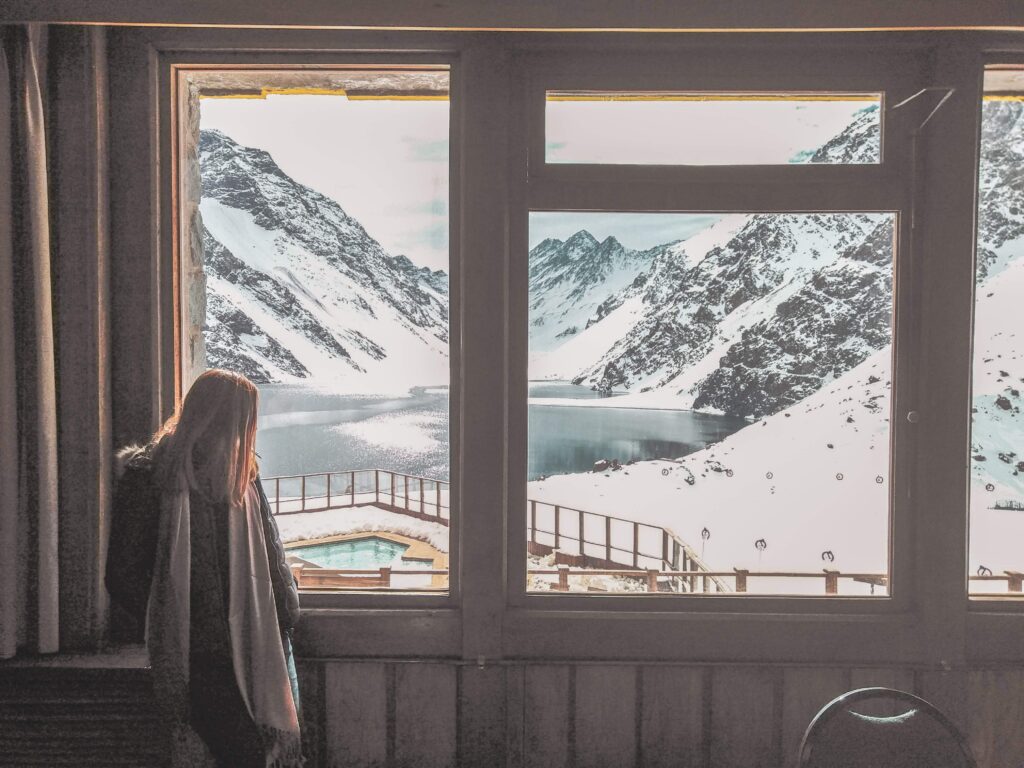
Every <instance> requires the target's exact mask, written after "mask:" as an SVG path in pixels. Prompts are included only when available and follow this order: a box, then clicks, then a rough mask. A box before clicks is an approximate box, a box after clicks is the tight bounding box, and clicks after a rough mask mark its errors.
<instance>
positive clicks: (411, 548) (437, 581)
mask: <svg viewBox="0 0 1024 768" xmlns="http://www.w3.org/2000/svg"><path fill="white" fill-rule="evenodd" d="M371 538H378V539H387V540H388V541H394V542H397V543H399V544H404V545H406V546H407V547H408V549H407V550H406V551H405V553H404V554H403V555H402V560H404V561H406V562H421V563H423V567H424V569H431V570H445V571H447V570H448V555H447V554H446V553H444V552H441V551H439V550H437V549H435V548H434V547H432V546H430V544H428V543H427V542H425V541H421V540H419V539H414V538H411V537H409V536H405V535H403V534H400V533H393V532H391V531H358V532H355V533H342V534H338V535H336V536H326V537H324V538H321V539H304V540H300V541H290V542H288V543H287V544H285V552H286V553H287V552H288V551H289V550H292V549H297V548H299V547H311V546H316V545H318V544H333V543H336V542H339V541H357V540H359V539H371ZM447 581H448V577H447V575H444V574H434V575H433V576H431V577H430V585H431V587H445V586H447Z"/></svg>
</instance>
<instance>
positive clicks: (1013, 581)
mask: <svg viewBox="0 0 1024 768" xmlns="http://www.w3.org/2000/svg"><path fill="white" fill-rule="evenodd" d="M1003 573H1005V574H1006V575H1007V576H1009V577H1010V578H1009V580H1008V581H1007V584H1006V588H1007V590H1008V591H1010V592H1021V591H1024V573H1020V572H1019V571H1003Z"/></svg>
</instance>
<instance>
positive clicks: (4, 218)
mask: <svg viewBox="0 0 1024 768" xmlns="http://www.w3.org/2000/svg"><path fill="white" fill-rule="evenodd" d="M5 42H6V41H5V40H4V38H2V37H0V46H2V48H0V499H3V500H4V501H3V502H2V503H0V658H9V657H11V656H13V655H14V653H15V651H16V649H17V645H18V631H17V628H18V623H19V622H18V603H19V600H18V592H19V589H18V586H17V585H19V583H20V581H19V579H18V538H19V537H18V506H19V505H18V504H16V503H13V500H15V499H17V498H18V497H19V494H18V431H17V423H18V401H17V394H16V391H17V380H16V378H15V374H14V370H15V352H14V212H13V208H12V205H13V202H12V199H11V186H12V184H11V181H13V179H14V170H13V164H12V158H11V122H12V117H11V114H12V111H13V104H12V101H11V72H10V69H9V68H8V66H7V50H6V49H7V47H8V46H6V45H4V43H5Z"/></svg>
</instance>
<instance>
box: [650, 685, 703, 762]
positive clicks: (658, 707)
mask: <svg viewBox="0 0 1024 768" xmlns="http://www.w3.org/2000/svg"><path fill="white" fill-rule="evenodd" d="M641 674H642V675H643V678H642V680H643V684H642V686H641V690H642V701H641V716H640V764H641V765H642V766H643V768H704V766H706V765H707V763H706V758H707V754H706V749H705V733H704V687H705V679H706V678H707V676H708V671H707V670H703V669H694V668H692V667H662V666H656V667H644V668H643V669H642V672H641Z"/></svg>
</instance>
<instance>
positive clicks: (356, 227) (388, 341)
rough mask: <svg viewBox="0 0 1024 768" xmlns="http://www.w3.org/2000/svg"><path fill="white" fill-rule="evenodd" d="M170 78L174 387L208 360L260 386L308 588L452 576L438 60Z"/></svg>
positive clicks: (287, 525) (438, 585)
mask: <svg viewBox="0 0 1024 768" xmlns="http://www.w3.org/2000/svg"><path fill="white" fill-rule="evenodd" d="M181 89H182V91H183V92H184V94H185V96H184V98H185V99H186V102H187V103H186V110H185V114H186V115H187V118H186V119H185V120H184V121H183V124H182V126H181V137H182V138H181V142H180V143H181V146H182V152H183V158H182V166H183V171H182V173H183V194H182V199H183V210H182V214H183V216H182V219H183V226H184V228H185V232H184V236H183V242H187V243H190V245H191V248H190V249H189V251H188V253H186V254H184V255H183V265H182V266H183V284H184V286H185V297H186V299H185V301H184V302H183V303H184V306H183V323H182V332H183V347H184V357H185V359H184V361H183V364H184V371H183V373H184V376H185V378H186V384H187V383H188V381H189V380H191V378H193V377H194V376H195V375H198V373H200V372H201V371H202V370H204V369H206V368H214V367H217V368H227V369H230V370H234V371H238V372H240V373H243V374H245V375H246V376H248V377H249V378H250V379H252V380H253V381H254V382H256V383H257V385H258V386H259V390H260V422H259V432H258V438H257V451H258V452H259V455H260V467H261V473H262V476H263V479H264V485H265V487H266V490H267V493H268V496H269V497H270V501H271V504H272V506H273V508H274V511H275V513H276V514H277V520H278V525H279V527H280V529H281V533H282V537H283V539H284V541H285V543H286V546H287V547H288V548H289V560H290V561H291V562H292V564H293V567H294V569H295V570H296V571H297V572H298V573H299V578H300V585H301V586H302V587H303V588H316V589H364V588H365V589H412V590H424V591H427V590H435V591H436V590H439V589H440V590H443V589H446V588H447V583H448V577H447V569H448V551H449V541H448V524H449V521H450V494H449V485H448V479H449V441H448V417H449V398H448V384H449V378H450V376H449V324H448V317H449V307H448V268H449V260H448V167H449V162H448V136H449V114H448V111H449V110H448V99H447V96H448V72H447V71H442V70H419V71H406V70H395V69H390V70H389V69H382V70H379V71H376V70H352V71H339V70H330V71H320V72H295V71H276V72H210V73H202V72H198V73H197V72H193V73H189V74H188V75H186V76H183V80H182V82H181ZM190 179H191V183H190ZM199 190H201V192H199ZM190 206H191V207H190ZM410 572H413V573H410Z"/></svg>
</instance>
